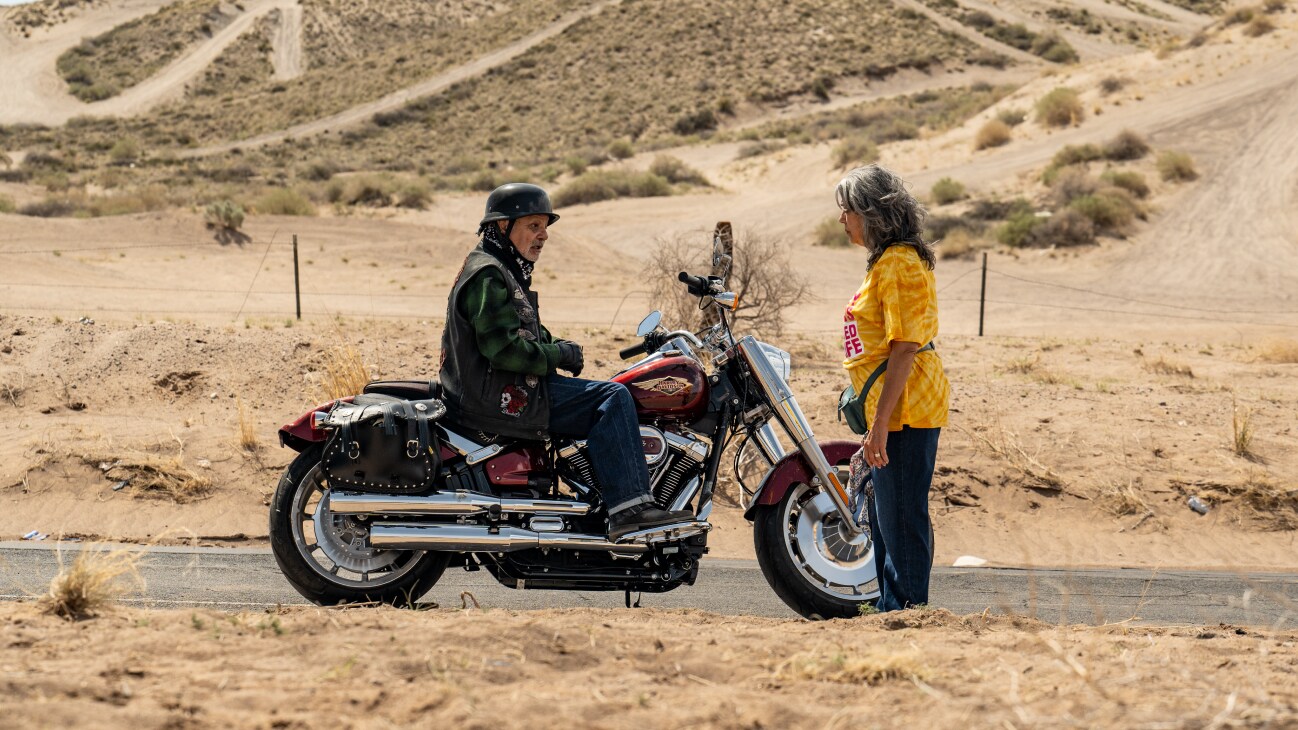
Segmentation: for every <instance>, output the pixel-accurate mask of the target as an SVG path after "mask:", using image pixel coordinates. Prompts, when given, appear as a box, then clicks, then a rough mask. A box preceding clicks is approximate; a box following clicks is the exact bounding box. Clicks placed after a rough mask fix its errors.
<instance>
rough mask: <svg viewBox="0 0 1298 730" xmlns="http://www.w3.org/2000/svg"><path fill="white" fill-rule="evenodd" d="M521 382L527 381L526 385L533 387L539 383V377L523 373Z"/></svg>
mask: <svg viewBox="0 0 1298 730" xmlns="http://www.w3.org/2000/svg"><path fill="white" fill-rule="evenodd" d="M529 334H531V333H529ZM523 382H524V383H527V387H529V388H535V387H536V386H538V385H540V384H541V379H540V378H538V377H536V376H535V375H524V376H523Z"/></svg>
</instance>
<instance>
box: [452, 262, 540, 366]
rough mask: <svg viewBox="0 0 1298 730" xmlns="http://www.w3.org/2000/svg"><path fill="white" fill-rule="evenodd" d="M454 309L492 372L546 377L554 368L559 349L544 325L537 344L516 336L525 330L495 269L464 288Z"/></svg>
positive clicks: (489, 270) (479, 274)
mask: <svg viewBox="0 0 1298 730" xmlns="http://www.w3.org/2000/svg"><path fill="white" fill-rule="evenodd" d="M458 306H459V310H460V314H462V315H464V318H465V319H467V320H469V324H470V326H472V327H473V338H474V341H475V342H476V343H477V345H478V351H479V352H481V353H482V355H483V357H485V358H487V361H488V362H490V363H491V366H492V367H493V368H496V369H497V370H504V371H506V372H511V373H522V374H524V375H549V374H551V373H553V372H554V371H555V368H556V367H558V365H559V346H558V345H556V344H554V338H553V337H552V336H551V335H550V331H549V330H547V329H546V328H545V326H544V325H541V341H540V342H533V341H531V340H527V339H524V338H523V337H520V336H519V334H518V333H519V332H520V331H523V332H526V330H524V329H523V322H522V320H520V319H519V318H518V312H517V311H515V309H514V304H513V301H512V300H511V299H510V294H509V288H508V286H506V284H505V280H504V278H503V277H502V276H501V274H500V272H499V271H497V270H496V269H495V268H490V267H489V268H486V269H483V270H482V271H480V272H478V275H477V276H475V277H473V279H471V280H470V281H469V282H468V283H467V284H465V285H464V288H463V289H461V290H460V301H459V303H458ZM538 316H539V314H538ZM529 335H530V333H529Z"/></svg>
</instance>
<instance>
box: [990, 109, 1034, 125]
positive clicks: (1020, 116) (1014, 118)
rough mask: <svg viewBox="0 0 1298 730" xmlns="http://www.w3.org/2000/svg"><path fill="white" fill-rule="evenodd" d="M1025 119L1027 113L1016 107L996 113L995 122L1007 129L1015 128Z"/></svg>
mask: <svg viewBox="0 0 1298 730" xmlns="http://www.w3.org/2000/svg"><path fill="white" fill-rule="evenodd" d="M1027 118H1028V113H1027V112H1025V111H1023V110H1022V109H1019V108H1017V107H1016V108H1014V109H1001V110H1000V111H998V112H996V120H997V121H998V122H1000V123H1001V124H1004V125H1005V126H1007V127H1017V126H1019V125H1020V124H1022V123H1023V120H1025V119H1027Z"/></svg>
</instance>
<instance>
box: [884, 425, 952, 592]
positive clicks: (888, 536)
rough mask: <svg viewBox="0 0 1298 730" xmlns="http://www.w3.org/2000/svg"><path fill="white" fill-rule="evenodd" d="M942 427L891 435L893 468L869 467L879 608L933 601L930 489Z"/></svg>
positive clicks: (891, 463)
mask: <svg viewBox="0 0 1298 730" xmlns="http://www.w3.org/2000/svg"><path fill="white" fill-rule="evenodd" d="M941 431H942V429H940V428H911V427H910V426H903V427H902V429H901V430H900V431H892V432H891V433H889V434H888V466H885V467H883V468H874V469H871V470H870V478H871V480H872V481H873V483H874V499H873V500H871V501H870V504H869V510H870V537H871V538H872V539H873V540H874V568H875V570H876V571H877V572H878V574H879V602H878V604H876V608H878V609H879V610H880V611H899V610H901V609H903V608H908V607H910V606H918V605H920V604H923V603H928V574H929V571H930V570H931V569H932V567H933V526H932V523H931V522H929V518H928V490H929V487H930V486H931V485H932V483H933V467H934V465H935V462H936V459H937V438H938V434H939V433H940V432H941Z"/></svg>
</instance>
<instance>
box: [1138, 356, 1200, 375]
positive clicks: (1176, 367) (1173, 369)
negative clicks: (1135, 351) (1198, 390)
mask: <svg viewBox="0 0 1298 730" xmlns="http://www.w3.org/2000/svg"><path fill="white" fill-rule="evenodd" d="M1145 369H1146V370H1148V371H1149V372H1151V373H1155V374H1157V375H1177V376H1180V377H1184V378H1193V377H1194V371H1193V370H1191V369H1190V366H1189V365H1186V364H1185V363H1181V362H1176V361H1174V360H1168V359H1167V358H1166V357H1165V356H1163V355H1159V356H1158V359H1157V360H1146V361H1145Z"/></svg>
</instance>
